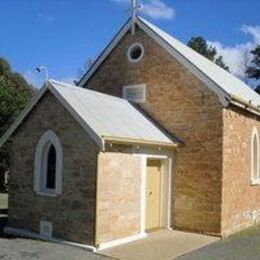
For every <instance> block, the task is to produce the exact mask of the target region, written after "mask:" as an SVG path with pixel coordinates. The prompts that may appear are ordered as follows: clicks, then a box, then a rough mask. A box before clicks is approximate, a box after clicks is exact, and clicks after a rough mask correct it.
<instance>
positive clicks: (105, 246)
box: [97, 233, 147, 251]
mask: <svg viewBox="0 0 260 260" xmlns="http://www.w3.org/2000/svg"><path fill="white" fill-rule="evenodd" d="M146 237H147V234H146V233H139V234H137V235H133V236H129V237H125V238H121V239H117V240H113V241H111V242H107V243H102V244H100V245H99V246H98V249H97V251H101V250H104V249H108V248H111V247H115V246H119V245H123V244H127V243H130V242H134V241H136V240H140V239H143V238H146Z"/></svg>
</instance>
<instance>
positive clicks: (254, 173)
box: [251, 128, 260, 184]
mask: <svg viewBox="0 0 260 260" xmlns="http://www.w3.org/2000/svg"><path fill="white" fill-rule="evenodd" d="M259 159H260V157H259V135H258V131H257V129H256V128H254V129H253V132H252V136H251V183H252V184H260V172H259V170H260V168H259Z"/></svg>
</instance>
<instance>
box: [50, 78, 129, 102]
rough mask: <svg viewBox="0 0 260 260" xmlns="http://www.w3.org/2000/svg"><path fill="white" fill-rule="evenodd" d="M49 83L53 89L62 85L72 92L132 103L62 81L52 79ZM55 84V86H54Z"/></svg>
mask: <svg viewBox="0 0 260 260" xmlns="http://www.w3.org/2000/svg"><path fill="white" fill-rule="evenodd" d="M48 82H49V83H50V84H51V86H53V87H56V86H54V85H60V86H62V87H67V88H70V89H72V90H75V91H86V92H88V93H90V94H93V95H96V96H100V97H101V96H102V97H104V98H110V99H115V100H118V101H120V102H126V103H130V102H129V101H128V100H126V99H123V98H121V97H116V96H112V95H109V94H105V93H102V92H98V91H95V90H92V89H87V88H82V87H78V86H76V85H71V84H69V83H65V82H62V81H59V80H54V79H50V80H48ZM53 84H54V85H53Z"/></svg>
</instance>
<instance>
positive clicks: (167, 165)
mask: <svg viewBox="0 0 260 260" xmlns="http://www.w3.org/2000/svg"><path fill="white" fill-rule="evenodd" d="M135 156H138V157H141V185H140V186H141V187H140V233H141V234H145V233H146V180H147V160H148V159H159V160H162V162H163V164H164V167H163V168H164V169H165V171H164V172H163V174H165V172H166V171H167V173H168V185H167V186H168V198H167V200H168V203H167V228H168V229H171V217H172V216H171V207H172V205H171V202H172V198H171V195H172V184H171V181H172V168H173V167H172V165H173V156H167V155H160V154H158V155H154V154H135Z"/></svg>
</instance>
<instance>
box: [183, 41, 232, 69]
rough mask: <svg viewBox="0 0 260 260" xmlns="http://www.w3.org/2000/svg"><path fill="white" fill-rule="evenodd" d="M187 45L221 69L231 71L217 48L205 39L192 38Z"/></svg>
mask: <svg viewBox="0 0 260 260" xmlns="http://www.w3.org/2000/svg"><path fill="white" fill-rule="evenodd" d="M187 45H188V46H189V47H190V48H192V49H193V50H195V51H196V52H198V53H200V54H201V55H203V56H204V57H206V58H208V59H209V60H211V61H212V62H214V63H216V64H217V65H218V66H220V67H221V68H223V69H225V70H227V71H229V68H228V66H227V65H226V64H225V63H224V61H223V57H222V56H218V55H217V54H218V53H217V50H216V48H214V47H212V46H209V45H208V43H207V41H206V40H205V39H204V38H203V37H201V36H199V37H192V38H191V39H190V40H189V42H188V44H187Z"/></svg>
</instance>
